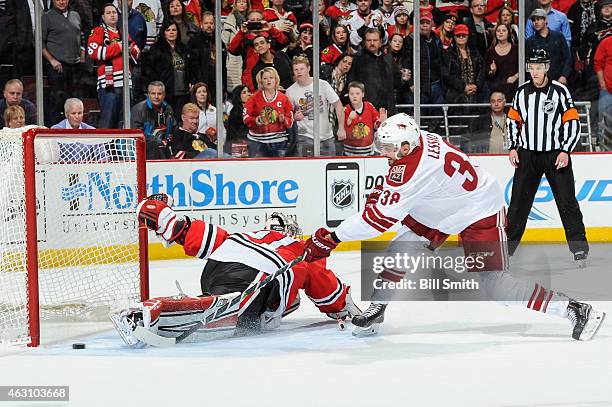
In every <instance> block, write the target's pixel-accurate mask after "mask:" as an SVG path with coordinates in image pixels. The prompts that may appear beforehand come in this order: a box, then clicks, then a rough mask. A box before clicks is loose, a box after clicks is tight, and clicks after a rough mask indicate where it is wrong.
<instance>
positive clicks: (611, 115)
mask: <svg viewBox="0 0 612 407" xmlns="http://www.w3.org/2000/svg"><path fill="white" fill-rule="evenodd" d="M593 68H594V69H595V73H596V75H597V81H598V82H599V121H600V132H603V129H604V126H602V124H605V127H607V128H608V129H610V128H612V36H610V35H609V36H607V37H606V38H605V39H604V40H603V41H602V42H600V43H599V46H598V47H597V51H596V52H595V59H594V62H593ZM604 113H605V115H604ZM608 136H609V134H608Z"/></svg>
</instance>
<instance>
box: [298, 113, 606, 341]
mask: <svg viewBox="0 0 612 407" xmlns="http://www.w3.org/2000/svg"><path fill="white" fill-rule="evenodd" d="M375 146H376V148H377V150H378V151H379V152H380V153H381V155H383V156H386V157H387V158H388V159H389V164H390V168H389V172H388V174H387V176H386V178H385V181H384V183H383V185H382V187H381V188H379V189H378V190H376V191H375V192H374V193H373V194H371V195H370V197H369V198H368V201H367V202H366V205H365V208H364V210H363V211H362V213H359V214H355V215H353V216H351V217H349V218H348V219H346V220H345V221H344V222H342V223H341V224H340V225H339V226H338V228H336V230H334V231H333V232H331V231H328V230H326V229H324V228H321V229H319V230H317V231H316V232H315V234H314V235H313V236H312V237H311V239H309V240H308V241H307V242H306V251H307V256H306V261H316V260H318V259H321V258H325V257H327V256H329V254H330V252H331V250H333V249H334V248H335V247H336V246H337V245H338V243H340V242H342V241H351V240H366V239H370V238H373V237H375V236H378V235H380V234H382V233H384V232H385V231H387V230H389V229H390V228H391V227H392V226H393V225H395V224H396V223H398V222H400V223H401V229H400V231H399V232H398V235H397V236H396V237H395V239H394V240H395V241H407V242H415V241H416V242H421V243H420V245H419V246H420V248H421V249H422V248H423V246H424V245H423V244H422V242H425V246H426V247H427V248H428V249H430V250H435V249H436V248H438V247H439V246H440V245H441V244H442V243H444V241H445V240H446V239H447V238H448V236H449V235H451V234H459V236H460V238H461V241H462V243H463V247H464V252H465V255H466V257H468V256H470V255H472V254H474V253H476V252H482V251H483V250H484V251H486V252H487V253H488V255H487V256H486V257H485V258H484V263H483V265H482V266H481V267H480V268H478V270H475V269H470V270H469V271H479V272H481V273H479V275H478V277H480V281H481V284H482V286H483V290H484V292H485V293H486V295H487V296H488V297H489V298H491V299H494V300H499V301H501V299H510V300H509V301H502V302H503V303H505V304H507V305H510V304H513V305H522V306H526V307H528V308H531V309H533V310H535V311H540V312H543V313H546V314H552V315H557V316H560V317H564V318H568V319H569V320H570V321H571V323H572V325H573V332H572V337H573V338H574V339H577V340H588V339H591V338H592V337H593V336H594V335H595V334H596V333H597V330H598V329H599V327H600V326H601V323H602V322H603V320H604V318H605V313H602V312H598V311H595V310H594V309H593V308H592V307H591V305H589V304H585V303H581V302H577V301H574V300H573V299H571V298H569V297H567V296H565V295H564V294H562V293H559V292H556V291H553V290H550V289H547V288H544V287H542V286H541V285H539V284H532V283H528V282H527V281H522V280H518V279H516V278H514V277H513V276H511V275H510V274H509V273H508V272H507V271H506V270H507V258H506V257H507V249H506V234H505V219H506V214H505V207H504V202H503V194H502V190H501V187H500V185H499V183H498V182H497V180H495V179H494V178H493V177H492V176H491V175H490V174H488V173H487V172H485V171H484V170H483V169H481V168H478V167H475V166H473V165H472V164H471V162H470V160H469V158H468V156H467V155H466V154H464V153H463V152H462V151H460V150H457V149H456V148H455V147H453V146H451V145H450V144H448V143H447V142H446V140H445V139H443V138H442V137H440V136H439V135H437V134H433V133H428V132H425V131H421V130H419V127H418V125H417V124H416V122H415V121H414V120H413V119H412V118H411V117H410V116H408V115H407V114H405V113H400V114H397V115H394V116H392V117H390V118H388V119H387V120H386V121H385V122H383V123H382V124H381V126H380V128H379V129H378V133H377V135H376V139H375ZM404 277H405V271H404V272H401V271H398V270H385V271H383V272H382V273H380V274H379V276H378V277H377V278H378V279H381V280H387V281H394V282H399V281H400V280H402V279H403V278H404ZM379 286H380V285H379ZM379 298H380V296H379ZM372 299H373V301H372V303H371V305H370V306H369V308H368V309H367V310H366V311H365V312H364V313H363V314H361V315H359V316H356V317H354V318H353V320H352V322H353V324H354V325H355V326H356V328H355V331H354V334H355V335H367V334H374V333H376V332H377V329H378V326H379V324H380V323H382V322H383V321H384V312H385V308H386V307H387V302H386V301H377V300H376V299H377V292H376V290H375V292H374V295H373V298H372Z"/></svg>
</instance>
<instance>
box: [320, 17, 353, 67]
mask: <svg viewBox="0 0 612 407" xmlns="http://www.w3.org/2000/svg"><path fill="white" fill-rule="evenodd" d="M348 38H349V32H348V29H347V28H346V27H345V26H343V25H338V26H336V28H334V32H333V35H332V38H331V40H332V43H331V44H330V45H328V46H327V47H325V48H324V49H323V51H321V64H322V65H321V70H324V69H325V68H324V66H330V67H333V65H334V64H335V62H336V60H337V59H338V57H340V55H342V54H344V53H346V52H349V51H350V50H351V48H350V47H349V43H348ZM330 71H331V69H330Z"/></svg>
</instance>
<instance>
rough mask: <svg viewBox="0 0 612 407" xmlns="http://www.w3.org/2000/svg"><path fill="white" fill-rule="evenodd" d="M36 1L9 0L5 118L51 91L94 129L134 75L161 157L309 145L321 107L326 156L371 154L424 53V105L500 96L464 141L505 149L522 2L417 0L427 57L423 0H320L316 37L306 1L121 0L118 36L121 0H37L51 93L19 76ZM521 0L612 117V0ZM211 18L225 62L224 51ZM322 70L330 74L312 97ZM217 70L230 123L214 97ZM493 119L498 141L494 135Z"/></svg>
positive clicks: (0, 17) (107, 122)
mask: <svg viewBox="0 0 612 407" xmlns="http://www.w3.org/2000/svg"><path fill="white" fill-rule="evenodd" d="M34 1H36V0H0V26H2V27H3V30H4V32H3V35H2V36H1V38H0V64H4V66H10V73H8V74H7V73H6V72H4V73H3V76H0V86H3V91H4V93H3V96H4V98H3V99H2V100H0V127H3V126H6V127H15V126H17V125H19V124H23V123H25V124H34V123H35V122H36V104H38V105H40V104H41V103H44V111H45V125H46V126H48V127H52V126H53V127H59V128H90V127H91V126H89V125H87V124H85V123H83V120H84V117H85V118H87V117H88V113H89V112H90V111H92V110H93V111H96V110H97V111H99V114H98V115H97V116H96V117H95V118H96V120H95V123H93V124H94V125H95V126H96V127H98V128H120V127H122V126H123V123H122V120H123V114H122V109H123V106H122V88H123V86H130V88H131V97H132V102H131V106H130V109H131V110H130V111H131V115H130V117H131V123H130V125H131V126H132V127H133V128H139V129H142V130H143V132H144V133H145V135H146V137H147V155H148V157H149V158H151V159H155V158H166V159H167V158H176V159H184V158H194V157H211V156H212V155H213V154H214V155H216V154H217V150H218V148H217V145H216V136H217V132H218V126H224V128H225V132H226V135H227V137H226V143H225V145H224V146H223V147H222V148H221V149H222V150H223V152H224V154H226V155H228V156H233V157H255V156H266V157H278V156H307V155H312V154H313V150H314V146H313V136H314V132H315V130H314V122H313V121H314V111H315V110H314V109H315V108H317V109H319V112H320V123H319V125H320V127H319V129H318V130H317V131H318V135H319V136H320V139H321V154H322V155H341V154H347V155H368V154H371V153H372V140H373V135H374V132H375V131H376V128H377V126H378V123H380V122H381V121H382V120H383V118H384V117H386V116H387V115H391V114H394V113H395V112H397V111H400V110H403V111H409V110H408V109H407V108H406V106H405V105H406V104H410V103H412V102H413V101H414V91H415V89H414V84H415V81H414V79H415V78H414V75H413V70H414V64H415V63H418V64H419V65H420V100H421V103H422V104H441V103H446V104H460V105H469V104H471V103H485V102H490V103H491V111H490V112H489V113H487V114H486V115H484V116H480V117H479V118H477V119H476V121H474V122H472V125H470V126H469V129H468V130H466V133H469V134H471V135H472V139H471V140H466V142H465V143H462V146H463V147H464V148H466V149H468V150H473V151H475V150H478V151H479V152H481V151H482V150H486V151H493V150H496V151H497V150H499V147H500V142H499V139H498V138H494V137H498V136H499V134H500V133H499V131H496V130H499V128H498V127H496V126H501V124H500V123H502V122H503V120H502V119H501V118H502V117H503V114H504V107H505V105H506V103H510V101H511V100H512V98H513V95H514V92H515V90H516V88H517V86H518V85H519V83H518V78H519V70H520V69H522V67H519V66H518V48H519V44H518V20H517V7H518V6H517V1H516V0H488V1H487V0H460V1H449V2H446V1H444V0H421V1H420V2H419V4H420V21H418V24H419V28H420V57H419V58H418V60H417V61H414V58H413V44H414V39H413V26H414V24H415V22H414V21H413V2H404V1H401V0H354V1H353V0H337V1H336V2H335V3H333V4H328V3H327V2H326V1H320V2H319V3H320V7H319V9H318V10H316V15H318V21H319V29H320V41H319V44H316V46H314V44H313V25H312V20H313V18H312V15H313V13H315V11H314V10H312V3H311V1H309V0H223V3H222V9H223V13H222V14H223V17H222V21H215V17H214V14H213V13H212V12H211V11H213V10H214V1H213V0H123V1H126V2H127V7H128V9H129V15H128V27H129V43H128V44H124V43H123V41H122V37H121V27H122V25H121V19H122V16H121V13H120V10H121V5H122V4H121V3H122V0H114V1H111V2H109V3H107V2H105V1H101V0H40V1H41V2H42V4H43V8H44V11H45V12H44V15H43V17H42V36H43V60H44V73H45V92H46V94H45V98H44V100H43V101H34V103H33V102H32V101H29V100H27V99H25V98H24V97H23V95H24V82H22V80H20V79H17V78H21V79H25V78H28V77H31V75H32V74H33V67H34V63H33V59H32V58H33V54H34V35H33V32H34V31H33V27H34V24H35V23H34V21H35V20H34V17H33V16H34V13H33V5H34V3H33V2H34ZM109 1H110V0H109ZM526 3H527V8H528V10H527V16H528V19H527V21H526V26H525V29H526V42H525V48H526V51H527V52H528V51H529V50H530V49H536V48H541V49H545V50H546V51H548V53H549V55H550V56H551V64H550V72H549V76H550V77H551V78H552V79H554V80H557V81H559V82H561V83H564V84H566V85H567V86H568V87H569V88H570V90H571V91H572V93H573V94H574V95H575V99H577V100H588V101H591V102H593V107H594V109H593V110H594V111H597V109H596V107H597V105H598V107H599V112H600V113H606V114H608V115H610V114H612V96H611V95H612V43H611V42H610V39H609V37H608V36H609V34H611V33H612V0H598V1H597V0H571V1H570V0H568V1H556V0H554V1H553V0H529V1H527V2H526ZM216 24H221V40H222V44H223V49H222V50H221V55H222V61H217V60H216V50H215V25H216ZM124 47H128V48H129V57H130V61H129V67H130V73H129V74H127V73H125V72H123V58H122V51H123V48H124ZM315 50H316V51H320V66H316V67H315V66H313V52H315ZM218 63H221V64H222V67H223V68H222V71H223V76H222V77H221V78H216V76H215V67H216V65H217V64H218ZM313 69H319V73H320V78H321V82H320V84H319V89H320V91H319V92H320V100H319V101H317V102H315V101H314V100H313V89H312V88H313V78H312V76H313ZM9 79H10V80H9ZM217 80H219V81H221V82H222V88H223V92H224V101H223V104H222V105H223V106H224V112H223V113H224V122H223V123H218V122H217V111H216V108H215V89H216V81H217ZM28 95H29V96H30V97H34V95H33V94H28ZM92 100H93V101H94V103H93V106H92V103H91V101H92ZM83 101H87V103H86V104H85V105H84V103H83ZM62 107H63V111H62ZM455 111H457V112H462V113H466V112H467V113H469V109H468V108H467V107H462V108H456V110H455ZM422 114H424V115H428V114H431V115H435V114H439V111H438V110H435V108H425V109H423V112H422ZM489 118H490V120H489ZM483 120H484V122H483ZM596 121H597V120H595V122H596ZM483 131H484V132H485V133H487V134H488V135H489V136H490V137H491V138H490V139H489V138H486V140H484V139H483ZM493 133H494V134H493ZM483 140H484V141H483ZM483 145H484V146H487V147H486V148H484V149H483V147H482V146H483ZM474 146H477V147H474ZM489 146H491V147H490V148H489Z"/></svg>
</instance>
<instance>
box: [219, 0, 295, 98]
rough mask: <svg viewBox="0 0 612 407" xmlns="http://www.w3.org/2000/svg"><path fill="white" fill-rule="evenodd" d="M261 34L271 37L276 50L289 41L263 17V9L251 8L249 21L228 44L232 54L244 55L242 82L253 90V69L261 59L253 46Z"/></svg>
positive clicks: (243, 24)
mask: <svg viewBox="0 0 612 407" xmlns="http://www.w3.org/2000/svg"><path fill="white" fill-rule="evenodd" d="M260 35H263V36H264V37H267V38H270V40H271V42H270V44H271V46H272V49H274V50H281V49H283V48H284V47H285V46H287V44H288V43H289V41H288V40H287V37H286V36H285V35H284V34H283V33H282V31H279V30H277V29H276V28H274V27H273V26H272V25H270V24H269V23H268V22H267V21H265V20H264V19H263V12H262V11H260V10H251V11H250V12H249V14H248V16H247V21H245V22H244V23H242V26H240V31H238V32H237V33H236V35H235V36H234V38H233V39H232V41H231V42H230V43H229V45H228V46H227V50H228V51H229V52H230V53H231V54H232V55H241V56H242V61H243V71H242V83H243V84H245V85H247V86H248V87H249V89H250V90H251V91H253V90H254V89H255V84H254V83H253V79H252V77H251V71H252V70H253V67H254V66H255V64H256V63H257V61H258V60H259V56H258V55H257V53H256V52H255V49H254V48H253V40H254V39H255V37H258V36H260Z"/></svg>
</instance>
